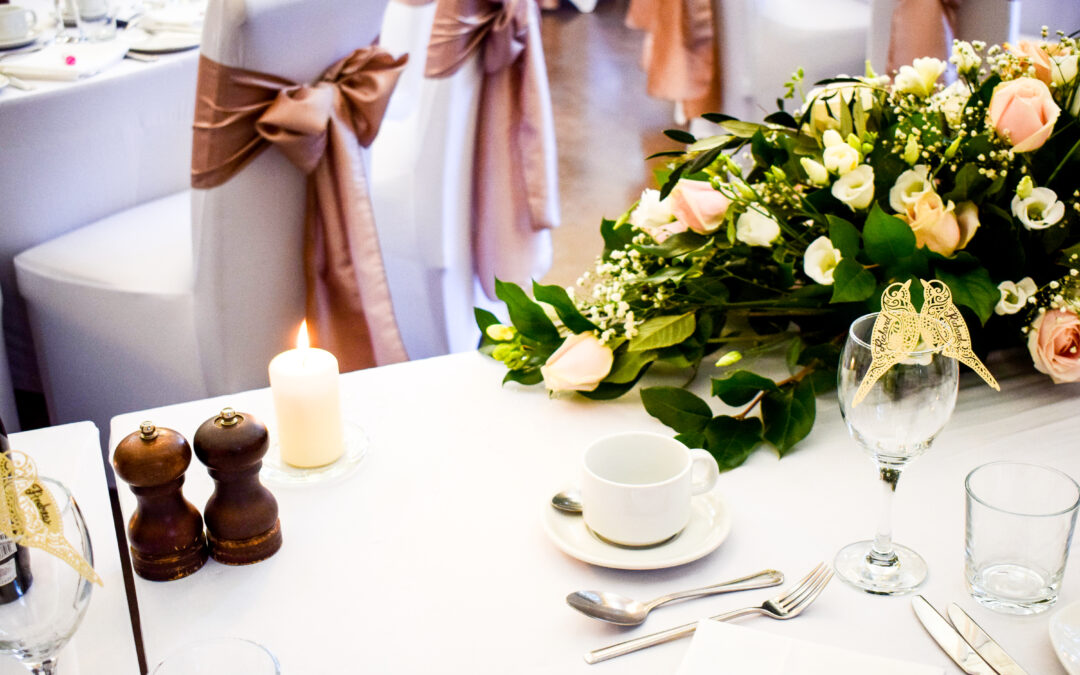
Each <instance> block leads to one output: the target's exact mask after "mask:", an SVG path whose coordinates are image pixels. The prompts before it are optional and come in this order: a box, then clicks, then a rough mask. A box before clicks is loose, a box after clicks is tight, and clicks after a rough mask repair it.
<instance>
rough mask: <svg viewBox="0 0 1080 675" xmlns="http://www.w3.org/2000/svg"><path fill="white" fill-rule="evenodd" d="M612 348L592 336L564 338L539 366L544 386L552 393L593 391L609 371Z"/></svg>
mask: <svg viewBox="0 0 1080 675" xmlns="http://www.w3.org/2000/svg"><path fill="white" fill-rule="evenodd" d="M614 361H615V357H614V355H613V354H612V353H611V348H610V347H608V346H607V345H605V344H604V343H603V342H600V340H599V339H598V338H597V337H596V336H595V335H593V334H592V333H575V334H574V335H571V336H570V337H568V338H566V339H565V340H564V341H563V343H562V344H561V345H560V346H559V348H558V349H556V350H555V353H554V354H552V355H551V356H549V357H548V360H547V362H546V363H544V365H542V366H540V374H541V375H543V376H544V386H546V387H547V388H548V389H550V390H552V391H592V390H593V389H596V385H598V384H600V380H602V379H604V378H605V377H607V374H608V373H609V372H611V364H612V363H614Z"/></svg>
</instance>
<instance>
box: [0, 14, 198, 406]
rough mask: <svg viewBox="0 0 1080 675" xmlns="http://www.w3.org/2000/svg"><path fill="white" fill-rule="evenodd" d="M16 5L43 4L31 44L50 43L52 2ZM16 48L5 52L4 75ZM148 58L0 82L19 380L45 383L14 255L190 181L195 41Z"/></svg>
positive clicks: (6, 304)
mask: <svg viewBox="0 0 1080 675" xmlns="http://www.w3.org/2000/svg"><path fill="white" fill-rule="evenodd" d="M14 4H17V5H20V6H24V7H27V8H29V9H33V10H35V11H37V15H38V26H37V28H36V30H37V31H38V34H39V37H38V38H37V41H36V43H35V44H44V43H47V42H49V41H50V40H51V39H52V32H53V28H52V27H51V26H52V23H51V22H52V21H53V19H52V16H51V9H52V8H53V7H54V4H53V3H52V2H50V1H49V0H16V2H15V3H14ZM117 39H123V31H121V33H120V35H119V36H118V38H117ZM34 46H35V45H34V44H32V45H29V46H28V47H26V48H32V47H34ZM26 48H22V49H26ZM15 51H18V50H15V49H12V50H6V51H0V74H3V73H4V64H5V62H8V63H10V62H12V61H13V60H17V59H19V58H21V57H19V56H17V55H14V52H15ZM136 56H137V55H136ZM143 57H144V58H149V59H150V61H147V60H139V61H136V60H132V59H128V58H125V59H122V60H120V61H119V62H118V63H116V64H115V65H112V66H111V67H108V68H106V69H104V70H102V71H101V72H98V73H96V74H93V75H90V76H88V77H84V78H81V79H76V80H73V81H55V80H45V79H33V80H29V79H27V80H26V81H25V84H26V85H28V86H29V87H31V89H20V88H17V87H15V86H13V85H8V86H6V87H0V148H3V161H2V162H0V185H3V187H4V198H3V199H0V292H2V293H3V329H4V335H3V342H4V343H6V347H7V350H8V357H9V360H10V368H11V379H12V382H13V384H14V387H15V388H16V389H24V390H27V391H41V384H40V380H39V376H38V371H37V363H36V358H35V354H34V348H33V340H32V338H31V335H30V328H29V323H28V319H27V315H26V305H25V303H24V302H23V300H22V298H21V297H20V295H19V293H18V290H17V287H16V281H15V267H14V263H13V259H14V257H15V255H16V254H18V253H19V252H21V251H24V250H26V249H28V248H30V247H32V246H35V245H37V244H40V243H43V242H45V241H48V240H50V239H53V238H55V237H58V236H60V235H62V234H65V233H67V232H70V231H72V230H74V229H76V228H79V227H82V226H84V225H88V224H90V223H92V222H94V221H96V220H98V219H100V218H103V217H105V216H107V215H109V214H112V213H116V212H118V211H121V210H123V209H127V208H130V207H132V206H135V205H136V204H141V203H144V202H148V201H151V200H153V199H157V198H158V197H163V196H165V195H168V194H172V193H175V192H179V191H181V190H184V189H186V188H187V187H188V181H189V172H190V165H191V121H192V119H193V116H194V109H195V76H196V71H197V67H198V49H188V50H184V51H176V52H170V53H161V54H144V55H143Z"/></svg>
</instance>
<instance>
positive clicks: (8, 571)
mask: <svg viewBox="0 0 1080 675" xmlns="http://www.w3.org/2000/svg"><path fill="white" fill-rule="evenodd" d="M10 449H11V446H10V445H8V438H7V432H6V431H5V430H4V421H3V420H0V452H7V451H8V450H10ZM33 581H34V577H33V575H32V574H30V551H28V550H26V549H25V548H23V547H22V546H19V545H18V544H15V543H13V542H12V541H11V540H10V539H8V538H7V537H5V536H4V535H2V534H0V605H5V604H7V603H9V602H14V601H15V600H18V599H19V598H21V597H22V596H23V594H25V593H26V591H27V590H29V588H30V584H31V583H33Z"/></svg>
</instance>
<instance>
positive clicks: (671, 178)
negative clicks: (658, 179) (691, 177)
mask: <svg viewBox="0 0 1080 675" xmlns="http://www.w3.org/2000/svg"><path fill="white" fill-rule="evenodd" d="M685 171H686V165H685V164H680V165H679V166H677V167H675V170H674V171H672V172H671V173H670V174H668V177H667V181H665V182H664V184H663V186H661V187H660V200H661V201H663V200H665V199H667V196H668V195H669V194H671V191H672V190H673V189H675V184H676V183H678V182H679V179H680V178H682V175H683V173H684V172H685Z"/></svg>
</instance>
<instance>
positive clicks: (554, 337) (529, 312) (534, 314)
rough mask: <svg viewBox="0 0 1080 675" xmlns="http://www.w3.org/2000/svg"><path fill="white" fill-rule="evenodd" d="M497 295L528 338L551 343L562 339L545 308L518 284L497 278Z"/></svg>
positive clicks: (541, 342) (517, 326) (512, 320)
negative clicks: (530, 297) (526, 293)
mask: <svg viewBox="0 0 1080 675" xmlns="http://www.w3.org/2000/svg"><path fill="white" fill-rule="evenodd" d="M495 297H497V298H498V299H499V300H502V301H503V302H505V303H506V311H507V313H509V314H510V321H511V322H512V323H513V324H514V326H515V327H516V328H517V329H518V331H520V332H521V334H522V335H524V336H525V337H527V338H530V339H533V340H536V341H537V342H539V343H540V344H544V345H551V344H556V343H559V342H561V341H562V338H561V337H559V331H558V329H557V328H555V324H553V323H552V322H551V319H549V318H548V315H547V314H545V313H544V309H543V308H542V307H541V306H540V305H538V304H536V303H535V302H533V301H532V300H530V299H529V296H527V295H525V291H523V290H521V287H520V286H518V285H517V284H513V283H510V282H506V281H500V280H499V279H496V280H495Z"/></svg>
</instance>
